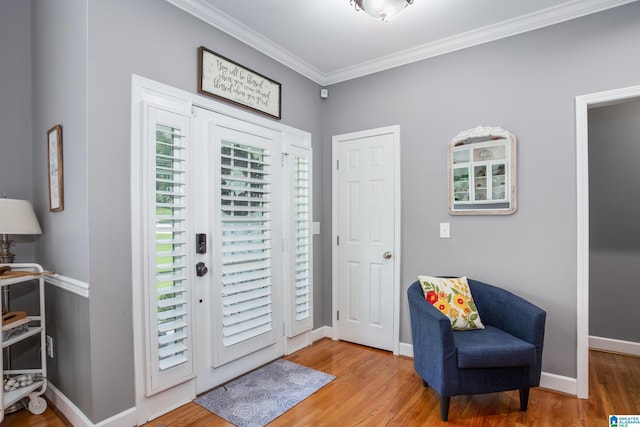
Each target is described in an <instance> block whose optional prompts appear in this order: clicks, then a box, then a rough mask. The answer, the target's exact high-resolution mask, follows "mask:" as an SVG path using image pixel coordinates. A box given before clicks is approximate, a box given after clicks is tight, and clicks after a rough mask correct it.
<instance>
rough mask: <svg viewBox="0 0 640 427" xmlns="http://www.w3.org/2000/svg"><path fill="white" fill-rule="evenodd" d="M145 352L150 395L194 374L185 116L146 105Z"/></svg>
mask: <svg viewBox="0 0 640 427" xmlns="http://www.w3.org/2000/svg"><path fill="white" fill-rule="evenodd" d="M148 117H149V120H148V134H147V159H148V169H149V174H148V175H147V176H148V179H147V184H146V186H147V194H148V195H149V199H148V202H147V205H148V212H147V221H146V222H147V226H146V229H147V233H148V242H149V243H148V250H149V256H148V268H147V271H148V274H147V277H146V301H147V304H148V313H149V316H148V325H147V331H148V341H149V345H148V348H147V357H148V360H149V366H150V371H151V372H150V375H148V376H147V381H148V387H147V394H148V395H151V394H154V393H156V392H158V391H161V390H163V389H166V388H168V387H171V386H173V385H175V384H178V383H180V382H183V381H185V380H187V379H190V378H192V377H193V375H194V369H193V355H192V331H191V289H190V285H191V283H190V271H189V268H188V266H190V265H191V260H190V253H189V248H191V246H192V245H191V243H190V241H189V237H190V236H191V234H192V233H191V231H190V221H189V216H188V207H189V190H190V189H189V185H190V182H189V179H188V176H189V175H188V169H189V146H188V144H189V139H188V137H189V135H188V133H187V132H188V129H189V117H187V116H183V115H180V114H176V113H172V112H169V111H164V110H160V109H157V108H153V107H150V108H149V115H148Z"/></svg>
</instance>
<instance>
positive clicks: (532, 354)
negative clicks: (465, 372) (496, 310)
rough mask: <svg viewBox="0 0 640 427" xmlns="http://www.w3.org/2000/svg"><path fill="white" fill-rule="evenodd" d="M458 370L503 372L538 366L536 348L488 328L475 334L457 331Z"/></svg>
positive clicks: (454, 334) (454, 336)
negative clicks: (478, 369)
mask: <svg viewBox="0 0 640 427" xmlns="http://www.w3.org/2000/svg"><path fill="white" fill-rule="evenodd" d="M453 341H454V343H455V347H456V351H457V356H458V368H460V369H470V368H500V367H505V366H528V365H533V364H534V363H536V347H535V346H534V345H533V344H530V343H528V342H526V341H523V340H521V339H519V338H516V337H514V336H513V335H511V334H508V333H507V332H504V331H503V330H501V329H498V328H496V327H493V326H486V327H485V328H484V329H477V330H473V331H454V332H453Z"/></svg>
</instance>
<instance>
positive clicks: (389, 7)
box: [349, 0, 413, 21]
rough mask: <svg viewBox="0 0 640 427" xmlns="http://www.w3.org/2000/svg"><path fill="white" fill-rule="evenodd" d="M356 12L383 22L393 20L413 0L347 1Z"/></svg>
mask: <svg viewBox="0 0 640 427" xmlns="http://www.w3.org/2000/svg"><path fill="white" fill-rule="evenodd" d="M349 1H350V3H351V4H352V5H354V6H355V8H356V10H358V11H359V10H363V11H364V12H365V13H367V14H368V15H370V16H373V17H374V18H376V19H381V20H383V21H390V20H391V19H393V18H395V17H396V16H397V15H398V14H399V13H400V12H402V11H403V10H404V8H405V7H407V6H409V5H410V4H412V3H413V0H349Z"/></svg>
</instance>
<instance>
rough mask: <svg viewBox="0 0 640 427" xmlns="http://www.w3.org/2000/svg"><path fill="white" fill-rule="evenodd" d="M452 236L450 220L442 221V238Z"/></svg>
mask: <svg viewBox="0 0 640 427" xmlns="http://www.w3.org/2000/svg"><path fill="white" fill-rule="evenodd" d="M450 237H451V225H450V224H449V223H448V222H441V223H440V238H441V239H449V238H450Z"/></svg>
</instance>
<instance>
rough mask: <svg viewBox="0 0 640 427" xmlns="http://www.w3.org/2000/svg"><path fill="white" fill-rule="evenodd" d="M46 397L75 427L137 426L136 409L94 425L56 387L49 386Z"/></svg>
mask: <svg viewBox="0 0 640 427" xmlns="http://www.w3.org/2000/svg"><path fill="white" fill-rule="evenodd" d="M45 396H46V397H47V399H49V401H51V403H52V404H53V405H54V406H55V407H56V408H57V409H58V410H59V411H60V412H61V413H62V414H63V415H64V416H65V418H67V420H69V422H70V423H71V425H72V426H74V427H131V426H135V425H136V424H137V420H136V408H130V409H127V410H126V411H124V412H121V413H119V414H116V415H114V416H113V417H111V418H108V419H106V420H103V421H100V422H99V423H98V424H93V423H92V422H91V420H90V419H89V418H87V416H86V415H85V414H84V413H83V412H82V411H81V410H80V408H78V407H77V406H76V405H75V404H74V403H73V402H72V401H70V400H69V399H68V398H67V396H65V395H64V394H62V392H61V391H60V390H58V389H57V388H56V387H55V386H54V385H52V384H47V390H46V391H45Z"/></svg>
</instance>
